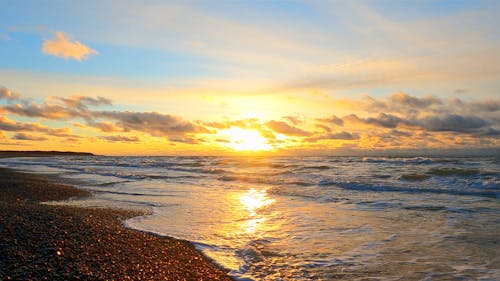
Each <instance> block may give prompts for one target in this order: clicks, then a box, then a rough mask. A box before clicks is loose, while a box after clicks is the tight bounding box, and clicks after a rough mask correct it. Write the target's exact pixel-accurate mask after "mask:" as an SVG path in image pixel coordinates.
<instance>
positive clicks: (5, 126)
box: [0, 116, 77, 137]
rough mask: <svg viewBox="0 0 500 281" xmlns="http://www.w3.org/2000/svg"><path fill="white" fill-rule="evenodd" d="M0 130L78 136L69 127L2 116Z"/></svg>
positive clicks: (0, 117)
mask: <svg viewBox="0 0 500 281" xmlns="http://www.w3.org/2000/svg"><path fill="white" fill-rule="evenodd" d="M0 130H3V131H9V132H23V131H26V132H40V133H45V134H48V135H51V136H56V137H77V136H74V135H71V130H70V129H68V128H50V127H47V126H43V125H41V124H38V123H21V122H16V121H13V120H10V119H8V118H7V117H5V116H0Z"/></svg>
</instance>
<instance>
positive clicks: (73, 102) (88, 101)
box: [52, 96, 113, 110]
mask: <svg viewBox="0 0 500 281" xmlns="http://www.w3.org/2000/svg"><path fill="white" fill-rule="evenodd" d="M52 99H55V100H59V101H61V102H62V103H64V104H65V105H66V106H72V107H76V108H78V109H81V110H83V109H87V108H88V107H89V106H103V105H113V101H112V100H110V99H108V98H105V97H96V98H93V97H87V96H72V97H69V98H61V97H52Z"/></svg>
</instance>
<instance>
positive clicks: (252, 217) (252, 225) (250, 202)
mask: <svg viewBox="0 0 500 281" xmlns="http://www.w3.org/2000/svg"><path fill="white" fill-rule="evenodd" d="M274 202H275V200H274V199H272V198H269V196H268V194H267V191H266V190H265V189H261V190H257V189H255V188H252V189H249V190H248V191H247V192H245V193H244V194H242V195H241V196H240V203H241V204H242V206H243V208H244V209H245V210H246V211H248V216H247V217H248V220H246V221H245V222H244V223H243V224H242V225H241V227H242V229H244V232H245V233H255V232H256V231H257V230H258V228H259V226H260V225H261V224H262V223H264V222H265V221H266V220H267V218H266V217H264V216H261V215H258V214H257V211H258V210H259V209H262V208H264V207H267V206H269V205H271V204H273V203H274Z"/></svg>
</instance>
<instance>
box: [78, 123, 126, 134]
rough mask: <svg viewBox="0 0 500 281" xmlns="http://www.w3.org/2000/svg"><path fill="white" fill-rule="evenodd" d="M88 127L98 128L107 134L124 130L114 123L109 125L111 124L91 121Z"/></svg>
mask: <svg viewBox="0 0 500 281" xmlns="http://www.w3.org/2000/svg"><path fill="white" fill-rule="evenodd" d="M87 125H88V126H90V127H94V128H97V129H99V130H101V131H102V132H106V133H111V132H120V131H123V129H121V128H120V127H118V126H116V125H115V124H113V123H109V122H93V121H89V122H88V123H87Z"/></svg>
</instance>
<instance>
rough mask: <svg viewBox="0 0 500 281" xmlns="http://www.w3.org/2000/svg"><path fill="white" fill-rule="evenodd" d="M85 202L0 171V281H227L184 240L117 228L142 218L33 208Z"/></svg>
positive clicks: (38, 179) (64, 189)
mask: <svg viewBox="0 0 500 281" xmlns="http://www.w3.org/2000/svg"><path fill="white" fill-rule="evenodd" d="M89 195H90V193H89V192H87V191H83V190H79V189H76V188H74V187H71V186H67V185H62V184H56V183H52V182H49V181H48V177H46V176H43V175H33V174H25V173H20V172H15V171H13V170H11V169H5V168H0V249H1V251H0V280H57V281H59V280H61V281H62V280H227V281H229V280H232V279H231V278H230V277H229V276H228V275H227V273H226V272H225V271H224V270H222V269H220V268H218V267H217V266H215V265H214V264H213V263H212V262H211V261H210V260H209V259H208V258H207V257H205V256H204V255H202V254H201V253H200V252H198V251H197V250H196V249H195V248H194V246H193V245H192V244H191V243H189V242H188V241H184V240H178V239H173V238H169V237H160V236H157V235H153V234H150V233H145V232H141V231H136V230H132V229H128V228H125V227H124V226H123V223H122V221H123V220H124V219H126V218H130V217H133V216H138V215H141V214H143V213H140V212H137V211H126V210H114V209H102V208H101V209H92V208H78V207H69V206H60V205H58V206H54V205H46V204H40V202H45V201H54V200H63V199H67V198H70V197H85V196H89Z"/></svg>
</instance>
